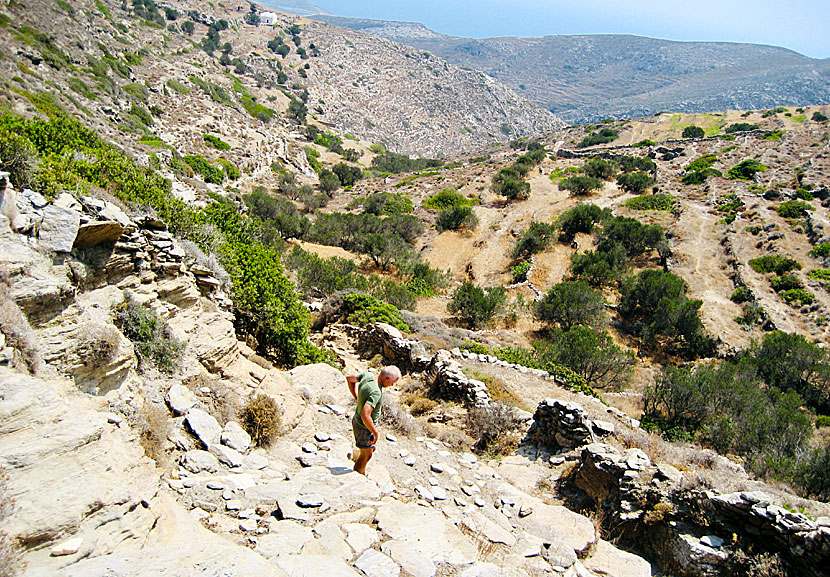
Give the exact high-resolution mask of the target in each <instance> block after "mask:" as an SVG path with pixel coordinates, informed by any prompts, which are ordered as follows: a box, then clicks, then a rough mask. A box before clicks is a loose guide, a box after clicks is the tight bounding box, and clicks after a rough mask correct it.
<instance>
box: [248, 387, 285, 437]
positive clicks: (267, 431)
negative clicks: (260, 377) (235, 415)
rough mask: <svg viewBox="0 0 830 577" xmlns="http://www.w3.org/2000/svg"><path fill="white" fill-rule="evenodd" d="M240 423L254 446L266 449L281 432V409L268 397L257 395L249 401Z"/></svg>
mask: <svg viewBox="0 0 830 577" xmlns="http://www.w3.org/2000/svg"><path fill="white" fill-rule="evenodd" d="M239 421H240V424H241V425H242V427H243V428H244V429H245V430H246V431H247V432H248V434H249V435H251V440H253V442H254V444H256V445H258V446H260V447H266V446H268V445H269V444H270V443H271V441H272V440H273V439H274V437H276V436H277V435H278V434H279V432H280V407H279V405H277V402H276V401H275V400H274V399H272V398H271V397H269V396H268V395H261V394H260V395H256V396H255V397H251V398H250V399H248V402H247V403H246V404H245V406H244V407H243V409H242V411H241V412H240V413H239Z"/></svg>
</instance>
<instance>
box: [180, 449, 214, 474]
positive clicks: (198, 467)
mask: <svg viewBox="0 0 830 577" xmlns="http://www.w3.org/2000/svg"><path fill="white" fill-rule="evenodd" d="M182 467H184V468H185V469H187V470H188V471H190V472H191V473H199V472H201V471H205V472H206V473H215V472H216V471H218V470H219V459H217V458H216V456H215V455H213V454H211V453H208V452H207V451H202V450H199V449H196V450H194V451H188V452H187V453H185V454H184V455H183V456H182Z"/></svg>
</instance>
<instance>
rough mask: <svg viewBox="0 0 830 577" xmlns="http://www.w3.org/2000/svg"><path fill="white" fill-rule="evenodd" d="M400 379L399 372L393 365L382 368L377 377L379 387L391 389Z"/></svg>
mask: <svg viewBox="0 0 830 577" xmlns="http://www.w3.org/2000/svg"><path fill="white" fill-rule="evenodd" d="M400 378H401V370H400V369H399V368H398V367H396V366H395V365H389V366H388V367H383V368H382V369H381V370H380V375H378V384H379V385H380V386H381V387H391V386H392V385H394V384H395V383H397V382H398V380H399V379H400Z"/></svg>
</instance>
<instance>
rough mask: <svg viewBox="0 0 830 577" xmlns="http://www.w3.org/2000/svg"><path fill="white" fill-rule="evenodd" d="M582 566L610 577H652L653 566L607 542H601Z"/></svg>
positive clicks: (598, 542)
mask: <svg viewBox="0 0 830 577" xmlns="http://www.w3.org/2000/svg"><path fill="white" fill-rule="evenodd" d="M582 564H583V565H585V567H587V568H588V569H590V570H591V571H593V572H594V573H596V574H598V575H608V577H650V576H651V564H650V563H649V562H648V561H646V560H645V559H643V558H642V557H638V556H637V555H634V554H632V553H628V552H626V551H621V550H620V549H617V548H616V547H614V546H613V545H612V544H611V543H608V542H607V541H603V540H601V539H600V540H599V541H597V544H596V546H595V547H594V551H593V554H592V555H591V556H590V557H588V558H587V559H584V560H583V561H582Z"/></svg>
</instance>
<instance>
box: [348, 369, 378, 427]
mask: <svg viewBox="0 0 830 577" xmlns="http://www.w3.org/2000/svg"><path fill="white" fill-rule="evenodd" d="M357 378H358V381H357V384H356V385H355V392H357V408H356V409H355V412H354V417H352V422H353V423H355V424H357V426H358V427H363V428H364V429H368V427H366V425H365V424H363V418H362V417H361V413H362V412H363V406H364V405H365V404H366V403H369V404H370V405H371V406H372V421H373V422H374V423H375V425H377V424H378V421H379V420H380V405H381V403H382V402H383V389H382V388H381V386H380V385H379V384H378V382H377V381H376V380H375V378H374V377H373V376H372V375H371V374H369V373H360V374H359V375H357Z"/></svg>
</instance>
